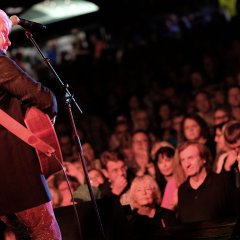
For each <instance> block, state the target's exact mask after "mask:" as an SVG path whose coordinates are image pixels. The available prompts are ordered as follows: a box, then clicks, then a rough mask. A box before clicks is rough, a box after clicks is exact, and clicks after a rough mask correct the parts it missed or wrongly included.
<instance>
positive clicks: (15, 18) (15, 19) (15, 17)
mask: <svg viewBox="0 0 240 240" xmlns="http://www.w3.org/2000/svg"><path fill="white" fill-rule="evenodd" d="M10 20H11V21H12V24H13V25H18V23H19V22H20V19H19V17H18V16H16V15H13V16H11V17H10Z"/></svg>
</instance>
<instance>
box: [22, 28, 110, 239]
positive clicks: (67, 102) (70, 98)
mask: <svg viewBox="0 0 240 240" xmlns="http://www.w3.org/2000/svg"><path fill="white" fill-rule="evenodd" d="M24 30H25V35H26V37H27V38H28V39H29V40H30V41H31V42H32V44H33V45H34V46H35V47H36V48H37V50H38V52H39V53H40V55H41V56H42V58H43V60H44V62H45V63H46V64H47V66H48V67H49V69H50V70H51V72H52V73H53V75H54V77H55V78H56V79H57V80H58V83H59V84H60V86H61V89H62V90H63V92H64V100H65V106H66V109H67V111H68V114H69V118H70V120H71V126H72V130H73V136H74V140H75V144H76V147H77V151H78V156H79V158H80V160H81V163H82V166H83V171H84V175H85V177H86V181H87V186H88V190H89V193H90V197H91V201H92V203H93V205H94V210H95V213H96V216H97V221H98V224H99V230H100V232H101V235H102V239H103V240H105V239H106V237H105V234H104V230H103V225H102V222H101V218H100V214H99V211H98V207H97V203H96V199H95V196H94V193H93V189H92V186H91V183H90V179H89V176H88V170H87V164H86V160H85V158H84V156H83V149H82V145H81V141H80V138H79V136H78V132H77V129H76V125H75V121H74V118H73V114H72V107H71V102H73V103H74V106H75V107H76V108H77V110H78V111H79V112H80V113H81V114H82V113H83V112H82V110H81V108H80V107H79V105H78V104H77V102H76V101H75V99H74V97H73V95H72V94H71V93H70V92H69V90H68V87H69V86H68V84H64V83H63V82H62V80H61V79H60V77H59V76H58V74H57V73H56V71H55V70H54V68H53V67H52V65H51V63H50V59H49V58H46V57H45V56H44V54H43V52H42V51H41V49H40V48H39V46H38V44H37V43H36V42H35V40H34V38H33V35H32V33H31V32H30V31H29V30H28V29H24ZM73 206H74V210H75V212H76V220H77V223H78V230H79V234H80V236H81V239H83V238H82V231H81V227H80V221H79V217H78V214H77V210H76V206H75V204H73Z"/></svg>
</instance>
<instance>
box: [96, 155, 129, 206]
mask: <svg viewBox="0 0 240 240" xmlns="http://www.w3.org/2000/svg"><path fill="white" fill-rule="evenodd" d="M101 161H102V165H103V168H104V169H103V170H102V171H103V173H104V175H105V177H107V179H108V181H105V182H104V183H103V184H102V185H100V186H99V189H100V191H101V194H102V197H108V196H112V195H116V196H119V198H120V202H121V204H122V205H126V204H129V191H128V190H129V187H130V178H129V177H128V174H127V166H126V164H125V162H124V157H123V155H122V154H121V153H119V152H118V151H106V152H104V153H102V155H101Z"/></svg>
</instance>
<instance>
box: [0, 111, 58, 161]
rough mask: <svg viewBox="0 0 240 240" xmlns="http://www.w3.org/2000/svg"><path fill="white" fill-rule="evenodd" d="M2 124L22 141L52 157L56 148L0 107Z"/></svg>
mask: <svg viewBox="0 0 240 240" xmlns="http://www.w3.org/2000/svg"><path fill="white" fill-rule="evenodd" d="M0 124H1V125H2V126H3V127H5V128H6V129H7V130H8V131H10V132H11V133H13V134H14V135H16V136H17V137H18V138H20V139H21V140H22V141H24V142H25V143H27V144H28V145H30V146H32V147H34V148H35V149H36V150H38V151H40V152H42V153H44V154H45V155H47V156H49V157H50V156H51V155H52V154H53V153H54V152H55V149H54V148H52V147H51V146H50V145H48V144H47V143H46V142H44V141H42V140H41V139H40V138H39V137H37V136H36V135H35V134H33V133H32V132H31V131H30V130H29V129H27V128H26V127H24V126H23V125H22V124H20V123H19V122H18V121H16V120H15V119H14V118H12V117H11V116H9V115H8V114H7V113H6V112H4V111H3V110H2V109H0Z"/></svg>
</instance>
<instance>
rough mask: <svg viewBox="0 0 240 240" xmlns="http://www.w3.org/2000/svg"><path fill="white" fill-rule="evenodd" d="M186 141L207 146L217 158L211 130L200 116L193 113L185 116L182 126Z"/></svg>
mask: <svg viewBox="0 0 240 240" xmlns="http://www.w3.org/2000/svg"><path fill="white" fill-rule="evenodd" d="M181 133H182V136H183V140H184V141H190V142H198V143H202V144H205V145H207V147H208V148H209V149H210V151H211V153H212V156H213V157H214V158H215V144H214V141H213V137H212V135H211V131H210V128H209V127H208V124H207V123H206V121H205V120H204V119H203V118H202V117H200V116H199V115H198V114H195V113H192V114H188V115H186V116H185V118H184V119H183V121H182V125H181Z"/></svg>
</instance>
